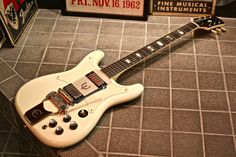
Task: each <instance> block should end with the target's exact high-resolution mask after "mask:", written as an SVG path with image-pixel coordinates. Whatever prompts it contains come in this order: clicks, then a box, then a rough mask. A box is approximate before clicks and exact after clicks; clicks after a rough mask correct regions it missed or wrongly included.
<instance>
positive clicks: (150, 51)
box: [102, 22, 198, 78]
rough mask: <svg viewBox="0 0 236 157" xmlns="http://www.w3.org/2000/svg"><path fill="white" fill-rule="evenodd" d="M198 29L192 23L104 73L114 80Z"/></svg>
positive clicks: (138, 51) (104, 70)
mask: <svg viewBox="0 0 236 157" xmlns="http://www.w3.org/2000/svg"><path fill="white" fill-rule="evenodd" d="M197 27H198V25H197V24H195V23H194V22H190V23H188V24H186V25H184V26H182V27H180V28H179V29H176V30H175V31H173V32H171V33H169V34H167V35H165V36H163V37H162V38H160V39H158V40H156V41H154V42H152V43H150V44H149V45H147V46H145V47H143V48H141V49H139V50H137V51H135V52H133V53H131V54H129V55H127V56H125V57H124V58H122V59H120V60H118V61H116V62H114V63H113V64H110V65H109V66H107V67H105V68H103V69H102V71H103V72H104V73H105V74H106V75H107V76H108V77H109V78H112V77H114V76H116V75H117V74H120V73H122V72H124V71H126V70H128V69H129V68H131V67H133V66H135V65H137V64H138V63H140V62H142V61H144V60H146V59H147V58H150V57H151V56H152V55H154V54H157V53H158V52H160V51H161V50H162V49H163V48H165V47H166V46H168V45H169V44H171V43H173V42H174V41H176V40H177V39H179V38H180V37H182V36H184V35H186V34H187V33H189V32H191V31H193V30H194V29H196V28H197Z"/></svg>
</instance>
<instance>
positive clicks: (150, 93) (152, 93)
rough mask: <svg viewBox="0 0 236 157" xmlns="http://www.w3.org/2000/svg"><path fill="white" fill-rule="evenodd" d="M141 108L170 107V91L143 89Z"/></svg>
mask: <svg viewBox="0 0 236 157" xmlns="http://www.w3.org/2000/svg"><path fill="white" fill-rule="evenodd" d="M143 106H145V107H146V106H148V107H166V108H169V107H170V90H169V89H159V88H145V89H144V97H143Z"/></svg>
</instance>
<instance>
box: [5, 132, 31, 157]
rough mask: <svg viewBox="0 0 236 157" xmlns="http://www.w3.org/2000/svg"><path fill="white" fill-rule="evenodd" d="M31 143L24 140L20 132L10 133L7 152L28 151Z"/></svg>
mask: <svg viewBox="0 0 236 157" xmlns="http://www.w3.org/2000/svg"><path fill="white" fill-rule="evenodd" d="M30 150H31V144H29V143H28V141H26V139H24V138H23V137H22V136H21V135H20V134H18V133H14V132H13V133H11V136H10V139H9V141H8V144H7V148H6V152H7V153H19V152H20V153H30Z"/></svg>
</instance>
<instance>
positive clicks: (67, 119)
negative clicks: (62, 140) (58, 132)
mask: <svg viewBox="0 0 236 157" xmlns="http://www.w3.org/2000/svg"><path fill="white" fill-rule="evenodd" d="M70 120H71V116H70V115H69V114H65V116H64V117H63V121H64V122H66V123H68V122H69V121H70Z"/></svg>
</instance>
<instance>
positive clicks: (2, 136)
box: [0, 131, 9, 152]
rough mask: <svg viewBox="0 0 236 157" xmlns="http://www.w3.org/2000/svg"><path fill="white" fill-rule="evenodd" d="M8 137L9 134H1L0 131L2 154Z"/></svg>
mask: <svg viewBox="0 0 236 157" xmlns="http://www.w3.org/2000/svg"><path fill="white" fill-rule="evenodd" d="M8 136H9V132H1V131H0V141H1V142H0V152H3V151H4V149H5V145H6V142H7V139H8Z"/></svg>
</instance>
